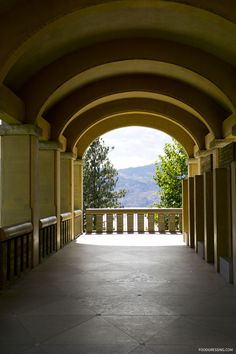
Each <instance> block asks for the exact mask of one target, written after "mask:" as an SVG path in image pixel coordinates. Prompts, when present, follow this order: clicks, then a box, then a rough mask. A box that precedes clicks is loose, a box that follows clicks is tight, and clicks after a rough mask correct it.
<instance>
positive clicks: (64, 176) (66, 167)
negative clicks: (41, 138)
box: [60, 152, 75, 237]
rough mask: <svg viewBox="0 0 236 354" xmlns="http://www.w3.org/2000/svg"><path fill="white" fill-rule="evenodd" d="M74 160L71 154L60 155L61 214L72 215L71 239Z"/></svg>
mask: <svg viewBox="0 0 236 354" xmlns="http://www.w3.org/2000/svg"><path fill="white" fill-rule="evenodd" d="M74 160H75V157H74V155H73V154H72V153H70V152H63V153H61V161H60V163H61V166H60V171H61V176H60V178H61V213H68V212H69V213H71V214H72V237H74Z"/></svg>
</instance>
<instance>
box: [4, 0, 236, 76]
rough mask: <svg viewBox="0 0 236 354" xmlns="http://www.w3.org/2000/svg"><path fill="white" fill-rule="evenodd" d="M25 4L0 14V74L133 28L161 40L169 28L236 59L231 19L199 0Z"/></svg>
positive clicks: (46, 61) (36, 65)
mask: <svg viewBox="0 0 236 354" xmlns="http://www.w3.org/2000/svg"><path fill="white" fill-rule="evenodd" d="M27 3H28V2H26V1H24V2H23V4H24V6H21V5H22V3H21V2H19V6H17V5H16V6H15V9H14V11H11V12H8V13H6V14H5V16H4V14H3V15H2V17H1V25H2V31H3V33H7V32H8V33H9V34H8V41H6V44H5V45H4V47H3V48H2V50H1V53H0V68H1V72H0V77H1V78H4V77H5V76H6V75H7V73H9V71H11V69H12V68H13V69H15V71H16V72H18V73H19V72H20V71H21V70H24V69H27V68H28V72H29V74H30V75H32V73H34V72H36V71H39V70H40V69H41V68H42V67H43V66H45V65H47V64H49V63H50V62H53V61H54V60H55V59H56V58H58V57H60V56H62V55H64V54H66V53H68V52H69V51H72V50H73V48H74V47H75V43H77V44H78V43H79V44H80V45H81V44H82V45H85V44H86V43H87V44H88V43H94V42H100V41H101V39H102V38H103V39H104V38H106V39H109V38H111V37H116V38H117V37H121V35H122V34H123V36H130V33H132V32H134V33H135V32H136V33H146V36H149V37H153V36H158V37H163V38H166V39H168V38H171V37H172V36H173V33H174V34H175V39H176V41H177V42H182V43H185V44H191V45H193V46H195V47H196V48H203V49H204V50H206V51H208V52H212V53H214V54H215V55H216V56H218V57H221V58H222V59H223V60H224V61H226V62H227V61H234V60H235V58H236V53H235V27H234V25H233V23H232V22H231V21H229V20H226V19H225V18H223V17H221V16H219V15H218V13H219V14H221V13H223V16H225V11H224V12H222V11H218V10H215V11H214V12H215V13H217V15H216V14H215V13H213V12H211V6H207V7H206V6H203V5H202V4H201V3H200V2H198V4H192V3H191V4H187V5H186V4H183V3H180V2H177V1H175V2H174V1H161V0H160V1H153V0H146V1H145V2H144V1H142V0H136V1H133V0H123V1H105V0H101V1H98V0H97V1H96V0H94V1H89V2H84V1H82V2H78V1H76V2H75V1H67V2H66V3H65V4H64V5H63V4H61V2H60V6H55V2H54V1H52V0H51V1H50V0H49V1H47V3H46V4H43V3H42V1H39V0H36V1H34V5H33V6H32V4H31V2H29V4H28V5H27ZM203 8H207V10H208V11H207V10H205V9H204V10H203ZM212 8H213V9H215V8H216V7H213V6H212ZM218 9H219V7H218ZM144 11H145V16H143V13H144ZM229 12H230V11H229ZM35 13H37V16H35ZM228 14H229V13H228ZM231 16H232V13H231ZM227 17H228V16H227ZM22 19H25V21H23V22H22ZM9 23H14V28H15V31H9ZM98 24H99V25H98ZM226 38H227V41H226V40H225V39H226ZM38 43H44V45H43V46H38ZM229 44H231V45H229ZM29 64H31V65H29ZM19 80H20V78H19Z"/></svg>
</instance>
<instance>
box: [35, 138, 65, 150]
mask: <svg viewBox="0 0 236 354" xmlns="http://www.w3.org/2000/svg"><path fill="white" fill-rule="evenodd" d="M39 149H40V150H58V151H62V149H63V147H62V144H61V143H59V142H57V141H49V140H42V141H39Z"/></svg>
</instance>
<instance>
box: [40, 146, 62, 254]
mask: <svg viewBox="0 0 236 354" xmlns="http://www.w3.org/2000/svg"><path fill="white" fill-rule="evenodd" d="M60 148H61V146H60V144H59V143H57V142H54V141H41V142H40V143H39V218H40V219H41V218H44V217H48V216H54V215H55V216H56V217H57V249H59V248H60V209H61V208H60V202H61V201H60Z"/></svg>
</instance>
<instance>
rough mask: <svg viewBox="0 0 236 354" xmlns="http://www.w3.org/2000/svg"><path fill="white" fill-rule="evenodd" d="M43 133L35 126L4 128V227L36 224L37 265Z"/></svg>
mask: <svg viewBox="0 0 236 354" xmlns="http://www.w3.org/2000/svg"><path fill="white" fill-rule="evenodd" d="M39 134H40V130H39V129H38V128H37V127H35V126H34V125H28V124H24V125H11V126H10V125H2V126H0V155H1V158H0V164H1V168H0V186H1V195H0V226H1V227H3V226H10V225H14V224H21V223H25V222H31V223H32V225H33V250H32V251H33V252H32V261H33V266H35V265H37V264H38V263H39V251H38V250H39V210H38V136H39Z"/></svg>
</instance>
